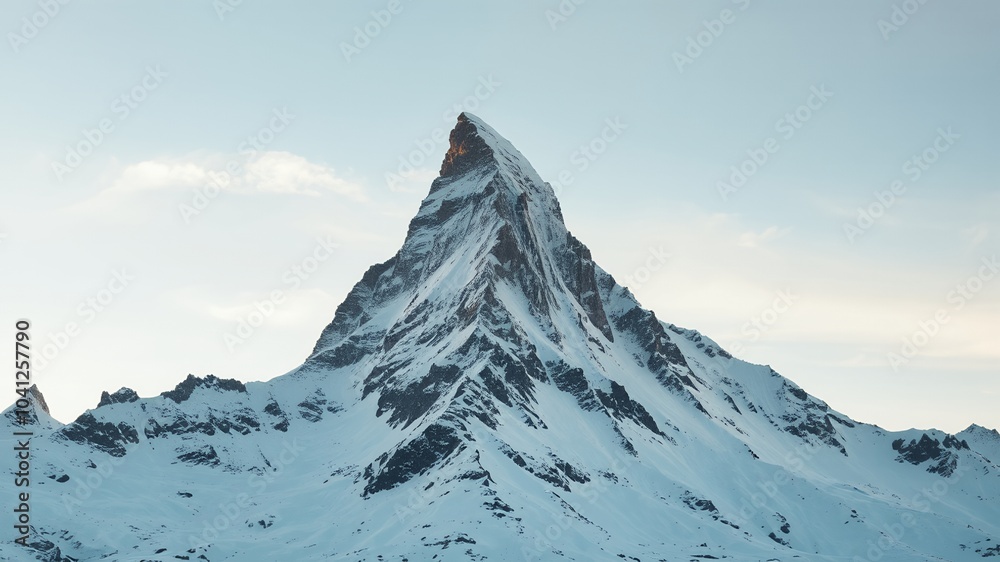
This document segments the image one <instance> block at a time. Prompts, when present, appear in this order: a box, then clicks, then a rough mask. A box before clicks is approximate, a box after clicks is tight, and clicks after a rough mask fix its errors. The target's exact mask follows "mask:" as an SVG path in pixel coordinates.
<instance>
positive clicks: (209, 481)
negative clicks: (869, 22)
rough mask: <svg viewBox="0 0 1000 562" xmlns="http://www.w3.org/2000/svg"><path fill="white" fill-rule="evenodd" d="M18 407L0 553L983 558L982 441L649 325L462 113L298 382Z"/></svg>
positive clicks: (997, 472) (10, 420) (994, 457)
mask: <svg viewBox="0 0 1000 562" xmlns="http://www.w3.org/2000/svg"><path fill="white" fill-rule="evenodd" d="M32 396H33V397H34V400H33V407H32V411H31V419H30V420H29V421H30V424H29V425H30V426H31V429H32V431H33V432H34V434H35V437H33V439H32V454H33V474H34V480H33V482H32V486H33V494H32V498H33V504H32V506H31V509H32V518H31V520H32V525H33V526H32V530H31V533H30V538H29V541H28V543H29V544H28V546H23V545H21V544H14V543H10V542H8V543H3V544H0V557H2V558H3V559H8V560H46V561H51V562H57V561H58V562H62V561H74V560H105V559H106V560H120V561H140V560H148V561H153V560H159V561H167V560H178V559H179V560H204V561H206V562H218V561H222V560H243V561H268V562H271V561H274V560H297V561H310V560H352V561H358V560H363V561H372V562H375V561H417V560H440V561H452V560H454V561H459V560H461V561H466V560H504V561H506V560H535V559H537V560H580V561H596V560H609V561H610V560H615V561H619V560H635V561H644V562H646V561H662V560H669V561H674V560H698V559H723V558H728V559H734V560H829V561H844V560H885V561H891V560H900V561H901V560H951V561H959V560H981V559H984V558H990V557H993V556H998V557H1000V435H998V434H997V433H996V432H995V431H992V430H987V429H985V428H981V427H978V426H971V427H970V428H969V429H967V430H965V431H964V432H962V433H959V434H958V435H948V434H946V433H944V432H941V431H937V430H929V431H917V430H910V431H905V432H888V431H885V430H882V429H880V428H878V427H875V426H872V425H868V424H864V423H860V422H857V421H854V420H851V419H850V418H848V417H847V416H845V415H843V414H840V413H838V412H836V411H834V410H832V409H831V408H830V407H829V406H828V405H827V404H825V403H824V402H823V401H821V400H819V399H817V398H815V397H813V396H811V395H809V394H808V393H806V392H805V391H804V390H802V389H801V388H799V387H798V386H797V385H795V384H794V383H792V382H791V381H789V380H788V379H786V378H784V377H782V376H781V375H779V374H778V373H776V372H775V371H774V370H772V369H771V368H769V367H767V366H761V365H753V364H750V363H746V362H744V361H741V360H739V359H737V358H734V357H732V356H731V355H730V354H729V353H727V352H726V351H725V350H724V349H722V348H721V347H720V346H719V345H718V344H716V343H715V342H713V341H712V340H711V339H709V338H708V337H706V336H703V335H701V334H700V333H698V332H696V331H694V330H689V329H685V328H681V327H678V326H675V325H673V324H670V323H668V322H664V321H662V320H660V319H659V318H657V316H656V314H654V313H653V312H652V311H650V310H647V309H644V308H642V306H641V305H640V304H639V303H638V302H637V301H636V299H635V297H634V296H633V295H632V294H631V293H630V292H629V290H628V289H627V288H626V287H623V286H621V285H619V284H618V283H617V282H616V281H615V279H614V278H613V277H612V276H611V275H610V274H608V273H607V272H606V271H604V270H603V269H601V268H600V267H599V266H598V265H597V264H595V263H594V261H593V259H592V256H591V254H590V251H589V250H588V249H587V247H586V246H585V245H584V244H583V243H582V242H580V241H579V240H577V239H576V238H575V237H574V236H573V235H572V234H571V233H570V232H569V231H568V230H567V229H566V226H565V224H564V222H563V217H562V212H561V210H560V208H559V203H558V201H557V200H556V197H555V194H554V192H553V190H552V188H551V186H550V185H549V184H548V183H546V182H544V181H543V180H542V179H541V178H540V177H539V176H538V174H537V172H536V171H535V170H534V168H532V166H531V164H530V163H529V162H528V161H527V159H526V158H525V157H524V156H522V155H521V153H520V152H518V151H517V149H515V148H514V147H513V146H512V145H511V144H510V143H509V142H508V141H507V140H505V139H504V138H503V137H501V136H500V135H499V134H497V132H496V131H494V130H493V129H492V128H491V127H490V126H488V125H487V124H485V123H484V122H483V121H482V120H480V119H479V118H477V117H475V116H473V115H470V114H468V113H465V114H462V115H461V116H459V118H458V123H457V125H456V126H455V128H454V130H453V131H452V132H451V136H450V147H449V149H448V152H447V154H445V156H444V161H443V163H442V165H441V170H440V175H439V177H438V178H437V179H435V180H434V181H433V182H432V183H431V186H430V190H429V193H428V195H427V197H426V198H425V199H424V200H423V202H422V204H421V206H420V210H419V211H418V213H417V215H416V216H415V217H414V218H413V220H412V221H411V222H410V225H409V229H408V232H407V235H406V239H405V241H404V242H403V245H402V247H401V248H400V250H399V251H398V252H397V253H396V255H394V256H392V257H391V258H390V259H389V260H388V261H385V262H383V263H380V264H377V265H374V266H372V267H371V268H369V269H368V271H366V272H365V273H364V275H363V276H362V277H361V280H360V281H359V282H358V283H357V284H356V285H355V286H354V288H353V289H352V290H351V291H350V293H349V294H348V296H347V298H346V299H345V300H344V302H343V303H342V304H341V305H340V306H339V307H338V308H337V310H336V312H335V314H334V316H333V320H332V321H331V322H330V324H329V325H328V326H327V327H326V328H325V329H324V330H323V331H322V333H321V334H320V336H319V339H318V340H317V342H316V345H315V347H314V349H313V351H312V353H311V354H310V355H309V357H307V358H306V359H305V361H304V362H303V364H302V365H301V366H299V367H298V368H296V369H294V370H293V371H291V372H290V373H287V374H285V375H283V376H280V377H277V378H274V379H272V380H270V381H267V382H256V383H246V384H243V383H241V382H238V381H234V380H224V379H218V378H216V377H214V376H211V375H209V376H207V377H204V378H202V377H195V376H188V377H187V379H185V380H184V381H183V382H181V383H180V384H178V385H177V387H176V388H175V389H173V390H170V391H167V392H164V393H162V394H161V395H159V396H155V397H150V398H141V397H139V396H138V395H137V394H136V393H135V392H134V391H132V390H130V389H121V390H119V391H117V392H114V393H107V392H105V393H103V394H102V395H101V397H100V401H99V404H98V405H97V407H96V408H94V409H93V410H90V411H88V412H86V413H85V414H83V415H82V416H80V417H79V418H78V419H77V420H75V421H74V422H73V423H70V424H67V425H64V424H61V423H59V422H57V421H56V420H54V419H53V418H52V417H51V416H50V415H49V414H48V410H47V408H46V407H45V404H44V400H43V399H41V394H40V392H38V391H37V389H35V390H33V391H32ZM4 420H5V423H6V424H7V425H8V426H9V430H8V431H6V432H4V436H7V435H12V433H13V431H15V430H16V429H17V428H19V427H21V425H19V424H17V420H16V419H15V415H14V411H13V408H9V409H8V410H6V411H5V412H4ZM4 438H6V437H4ZM12 445H13V444H12ZM0 488H2V490H3V493H4V494H5V497H16V491H15V488H14V486H13V480H12V479H5V480H4V481H3V484H0ZM997 560H1000V558H997Z"/></svg>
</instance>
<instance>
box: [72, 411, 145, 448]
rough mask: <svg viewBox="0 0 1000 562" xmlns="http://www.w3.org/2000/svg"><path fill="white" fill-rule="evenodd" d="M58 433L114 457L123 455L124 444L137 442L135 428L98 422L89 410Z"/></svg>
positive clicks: (123, 424)
mask: <svg viewBox="0 0 1000 562" xmlns="http://www.w3.org/2000/svg"><path fill="white" fill-rule="evenodd" d="M59 435H62V436H63V437H64V438H66V439H68V440H70V441H73V442H76V443H81V444H87V445H90V446H92V447H94V448H95V449H98V450H100V451H104V452H105V453H108V454H109V455H112V456H115V457H123V456H125V453H126V451H127V450H126V447H125V446H126V445H128V444H134V443H138V442H139V434H138V432H136V430H135V428H134V427H132V426H130V425H127V424H125V423H118V425H115V424H112V423H108V422H99V421H97V419H96V418H95V417H94V415H93V414H91V413H90V412H87V413H84V414H83V415H81V416H80V417H79V418H77V419H76V421H74V422H73V423H71V424H69V425H67V426H66V427H64V428H62V429H61V430H59Z"/></svg>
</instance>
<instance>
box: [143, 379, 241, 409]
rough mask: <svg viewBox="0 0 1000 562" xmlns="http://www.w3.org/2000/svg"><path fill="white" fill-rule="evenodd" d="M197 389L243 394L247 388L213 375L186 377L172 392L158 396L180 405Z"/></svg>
mask: <svg viewBox="0 0 1000 562" xmlns="http://www.w3.org/2000/svg"><path fill="white" fill-rule="evenodd" d="M197 388H214V389H218V390H227V391H233V392H243V393H245V392H246V391H247V387H246V386H245V385H244V384H243V383H241V382H240V381H238V380H235V379H219V378H216V377H215V375H208V376H207V377H205V378H199V377H196V376H194V375H188V376H187V378H186V379H184V381H183V382H181V383H180V384H178V385H177V386H176V387H174V389H173V390H168V391H166V392H163V393H161V394H160V396H163V397H164V398H169V399H170V400H173V401H174V402H176V403H178V404H180V403H181V402H184V401H185V400H187V399H188V398H191V394H193V393H194V391H195V389H197Z"/></svg>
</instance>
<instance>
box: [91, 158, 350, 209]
mask: <svg viewBox="0 0 1000 562" xmlns="http://www.w3.org/2000/svg"><path fill="white" fill-rule="evenodd" d="M225 162H226V158H225V155H210V156H197V157H189V158H184V159H169V158H160V159H155V160H146V161H143V162H138V163H135V164H129V165H127V166H125V167H124V168H123V169H122V170H121V171H120V172H119V173H118V174H117V176H116V177H114V179H113V180H112V181H111V184H110V185H109V186H108V187H106V188H105V189H103V190H101V191H100V192H99V193H98V194H97V195H95V196H94V197H92V198H91V199H90V200H89V201H88V203H94V204H97V206H102V205H101V204H107V203H109V202H110V201H111V200H116V199H120V198H122V197H127V196H130V195H136V194H142V193H148V192H151V191H162V190H183V189H193V188H199V187H202V186H205V185H207V184H209V183H214V184H215V185H217V186H220V187H221V189H222V190H224V191H227V192H231V193H243V194H249V193H279V194H287V195H308V196H318V195H321V194H323V193H332V194H335V195H339V196H341V197H345V198H347V199H350V200H353V201H358V202H366V201H368V197H367V195H366V194H365V189H364V187H363V186H362V185H361V184H360V183H358V182H355V181H352V180H350V179H348V178H345V177H343V176H341V175H340V174H338V173H337V172H336V170H334V169H333V168H331V167H330V166H327V165H324V164H317V163H314V162H310V161H309V160H307V159H305V158H303V157H302V156H298V155H296V154H292V153H290V152H279V151H270V152H262V153H260V154H258V155H256V156H254V157H253V158H251V159H250V160H249V161H247V162H245V163H244V164H243V165H241V166H239V168H238V172H237V173H236V174H235V175H230V174H229V173H228V172H226V171H225V170H226V165H225V164H224V163H225ZM220 163H221V164H220ZM85 206H86V205H85Z"/></svg>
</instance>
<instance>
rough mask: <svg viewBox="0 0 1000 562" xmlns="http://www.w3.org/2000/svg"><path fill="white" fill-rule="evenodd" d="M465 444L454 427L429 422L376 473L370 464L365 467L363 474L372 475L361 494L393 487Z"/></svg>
mask: <svg viewBox="0 0 1000 562" xmlns="http://www.w3.org/2000/svg"><path fill="white" fill-rule="evenodd" d="M464 447H465V445H464V444H463V443H462V440H461V439H460V438H459V436H458V435H457V434H456V432H455V430H454V429H452V428H450V427H447V426H445V425H441V424H432V425H429V426H427V427H426V428H425V429H424V430H423V431H422V432H421V433H420V435H419V436H418V437H417V438H416V439H414V440H412V441H410V442H409V443H406V444H405V445H403V446H402V447H400V448H398V449H396V450H395V451H394V452H393V453H392V455H391V456H390V457H388V460H387V461H384V463H385V464H384V465H383V466H381V467H380V468H379V469H378V471H377V473H376V472H374V469H373V466H372V465H369V466H368V468H367V469H366V474H370V475H371V476H370V477H369V480H368V485H366V486H365V489H364V494H363V495H365V496H369V495H371V494H375V493H378V492H381V491H382V490H388V489H391V488H395V487H396V486H398V485H400V484H402V483H403V482H406V481H408V480H410V479H411V478H413V477H414V476H416V475H418V474H423V473H425V472H427V471H428V470H430V469H431V468H432V467H433V466H434V465H436V464H437V463H439V462H441V461H442V460H444V459H445V458H447V457H448V456H450V455H452V454H453V453H455V452H457V451H459V450H461V449H463V448H464Z"/></svg>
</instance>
